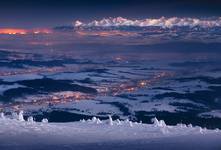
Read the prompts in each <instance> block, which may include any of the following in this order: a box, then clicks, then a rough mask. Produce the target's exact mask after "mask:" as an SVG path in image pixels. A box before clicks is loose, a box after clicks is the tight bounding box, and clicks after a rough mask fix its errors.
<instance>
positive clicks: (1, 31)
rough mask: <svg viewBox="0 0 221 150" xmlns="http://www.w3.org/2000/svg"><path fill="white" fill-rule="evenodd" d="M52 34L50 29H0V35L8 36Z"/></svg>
mask: <svg viewBox="0 0 221 150" xmlns="http://www.w3.org/2000/svg"><path fill="white" fill-rule="evenodd" d="M49 33H52V30H50V29H46V28H45V29H19V28H0V34H9V35H16V34H20V35H24V34H49Z"/></svg>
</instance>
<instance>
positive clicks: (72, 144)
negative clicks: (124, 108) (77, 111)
mask: <svg viewBox="0 0 221 150" xmlns="http://www.w3.org/2000/svg"><path fill="white" fill-rule="evenodd" d="M32 119H33V118H32V117H29V118H28V119H27V120H28V121H24V118H23V116H22V113H20V114H19V115H16V114H14V115H13V117H9V116H6V117H5V116H4V115H3V114H1V118H0V124H1V128H0V149H1V150H15V149H24V150H26V149H32V150H33V149H34V150H46V149H56V150H59V149H67V150H69V149H73V150H76V149H77V150H78V149H79V150H91V149H102V150H103V149H104V150H106V149H107V150H109V149H129V150H130V149H131V150H137V149H151V150H152V149H165V150H170V149H181V150H182V149H183V150H187V149H191V150H199V149H202V150H219V149H220V148H221V143H220V140H221V131H220V130H218V129H216V130H208V129H205V128H204V129H202V128H201V127H193V126H192V125H188V126H186V125H184V124H178V125H176V126H168V125H166V124H165V123H164V121H162V120H160V121H158V120H157V119H156V118H154V119H152V121H153V124H142V123H136V122H131V121H129V120H126V121H120V120H112V118H111V117H110V118H109V119H108V120H103V121H101V120H99V119H97V118H95V117H94V118H92V119H91V120H81V121H80V122H74V123H48V122H47V120H46V119H44V120H43V121H42V122H34V121H33V120H32Z"/></svg>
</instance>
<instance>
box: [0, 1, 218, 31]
mask: <svg viewBox="0 0 221 150" xmlns="http://www.w3.org/2000/svg"><path fill="white" fill-rule="evenodd" d="M117 16H122V17H126V18H131V19H134V18H136V19H142V18H148V17H153V18H159V17H161V16H166V17H167V16H168V17H171V16H182V17H184V16H185V17H188V16H190V17H213V16H221V1H220V0H185V1H184V0H183V1H181V0H79V1H77V0H59V1H58V0H35V1H33V0H5V1H4V0H1V1H0V27H13V28H14V27H17V28H34V27H53V26H57V25H66V24H71V22H72V21H73V20H77V19H80V20H82V21H90V20H94V19H101V18H103V17H117Z"/></svg>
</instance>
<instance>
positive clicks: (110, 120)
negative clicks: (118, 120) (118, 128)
mask: <svg viewBox="0 0 221 150" xmlns="http://www.w3.org/2000/svg"><path fill="white" fill-rule="evenodd" d="M108 117H109V125H111V126H112V125H114V123H113V119H112V117H111V115H109V116H108Z"/></svg>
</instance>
